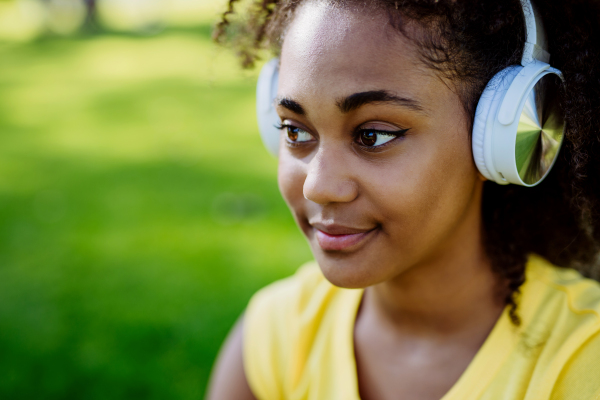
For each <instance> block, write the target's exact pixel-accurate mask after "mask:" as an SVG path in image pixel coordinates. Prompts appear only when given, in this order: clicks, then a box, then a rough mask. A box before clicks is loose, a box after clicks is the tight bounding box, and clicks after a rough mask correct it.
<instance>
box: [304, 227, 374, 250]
mask: <svg viewBox="0 0 600 400" xmlns="http://www.w3.org/2000/svg"><path fill="white" fill-rule="evenodd" d="M311 225H312V226H313V228H314V229H315V236H316V238H317V243H318V244H319V247H321V249H323V250H324V251H345V252H349V251H354V250H357V249H358V248H359V247H361V246H362V245H363V244H365V243H366V242H367V240H369V239H370V238H371V237H372V236H373V235H374V234H375V232H377V227H375V228H372V229H355V228H349V227H344V226H339V225H322V224H311Z"/></svg>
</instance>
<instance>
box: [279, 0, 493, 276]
mask: <svg viewBox="0 0 600 400" xmlns="http://www.w3.org/2000/svg"><path fill="white" fill-rule="evenodd" d="M276 102H277V103H278V105H277V111H278V113H279V116H280V117H281V120H282V125H283V126H284V127H283V129H282V137H281V145H280V152H279V187H280V190H281V193H282V194H283V197H284V198H285V200H286V202H287V203H288V205H289V207H290V209H291V210H292V212H293V214H294V217H295V219H296V221H297V222H298V225H299V226H300V227H301V229H302V230H303V232H304V234H305V235H306V237H307V238H308V241H309V242H310V245H311V247H312V250H313V252H314V255H315V257H316V259H317V261H318V262H319V264H320V266H321V268H322V270H323V273H324V274H325V276H326V277H327V279H329V280H330V281H331V282H332V283H334V284H336V285H338V286H342V287H365V286H369V285H372V284H376V283H379V282H383V281H386V280H389V279H393V278H394V277H397V276H399V275H401V274H402V273H404V272H406V271H407V270H410V269H413V268H415V267H418V266H419V265H423V264H426V263H427V262H428V261H432V260H434V259H435V258H436V257H438V258H439V257H443V254H444V253H445V252H448V251H452V249H453V248H456V247H457V246H459V245H460V244H459V243H458V242H457V241H459V240H464V237H465V235H467V236H468V235H471V236H473V234H474V233H473V231H474V230H478V229H479V219H478V218H479V217H478V216H479V210H480V206H481V191H482V183H483V182H482V180H481V179H480V178H479V175H478V173H477V170H476V167H475V165H474V163H473V160H472V155H471V143H470V138H469V132H468V121H467V117H466V115H465V112H464V109H463V106H462V104H461V102H460V100H459V98H458V96H457V94H456V93H455V92H454V91H453V90H452V89H451V86H450V85H448V84H447V82H444V81H443V80H442V79H440V78H439V77H438V76H437V75H435V73H434V72H433V71H432V70H431V69H429V68H427V67H426V66H424V65H423V64H422V63H421V62H420V61H419V54H418V52H417V50H416V48H415V45H414V44H413V43H412V42H411V41H410V40H408V39H406V38H405V37H404V36H402V35H401V34H399V33H398V32H397V31H395V30H394V29H393V28H391V27H390V26H389V24H388V19H387V17H386V15H385V14H383V13H376V12H365V10H351V9H346V8H335V7H333V6H331V5H327V4H323V3H320V2H309V3H308V4H306V5H303V6H302V7H301V8H300V9H299V10H297V12H296V15H295V17H294V19H293V21H292V23H291V25H290V27H289V30H288V31H287V33H286V36H285V40H284V43H283V49H282V55H281V68H280V80H279V91H278V99H277V100H276ZM473 216H476V217H473ZM476 234H477V235H478V234H479V232H478V231H477V232H476Z"/></svg>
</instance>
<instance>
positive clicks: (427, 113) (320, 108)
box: [209, 0, 600, 400]
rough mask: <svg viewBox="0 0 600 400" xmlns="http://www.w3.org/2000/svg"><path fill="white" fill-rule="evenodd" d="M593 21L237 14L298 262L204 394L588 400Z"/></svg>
mask: <svg viewBox="0 0 600 400" xmlns="http://www.w3.org/2000/svg"><path fill="white" fill-rule="evenodd" d="M233 3H234V1H233V0H231V1H230V7H229V11H228V12H227V13H225V16H224V19H223V22H222V23H221V24H220V25H219V26H218V29H217V32H216V36H217V38H218V39H223V38H225V37H226V36H230V35H227V31H228V29H227V28H228V27H229V26H230V25H229V23H228V21H227V20H226V19H225V17H226V16H227V15H228V14H229V13H232V12H233V8H232V4H233ZM536 5H537V6H538V7H537V11H536V9H535V8H534V6H536ZM598 11H599V10H598V6H597V5H596V3H592V2H584V1H578V2H564V1H547V2H539V4H533V5H531V3H529V1H523V2H521V1H519V0H502V1H492V0H402V1H392V0H377V1H375V0H373V1H368V2H366V1H359V0H354V1H353V0H264V1H260V2H257V3H256V4H253V5H252V7H251V8H250V11H249V14H248V15H247V18H245V28H246V29H245V31H244V30H242V31H241V32H243V36H239V35H240V33H239V32H240V30H239V29H238V30H237V32H238V36H237V37H235V36H234V41H235V42H236V43H238V44H239V45H240V46H241V50H240V54H241V55H242V59H243V62H244V64H245V65H251V64H252V62H253V61H254V58H255V57H256V52H257V51H258V50H259V49H261V48H263V47H264V46H265V45H267V46H271V48H272V49H274V51H275V52H276V54H278V55H279V61H276V63H278V64H277V68H276V69H273V71H271V72H270V74H271V75H270V78H272V79H271V80H272V81H274V82H276V86H275V89H276V93H277V95H276V97H275V98H274V99H273V102H274V103H273V104H274V106H275V109H276V112H277V114H278V116H279V120H278V121H277V122H278V123H279V124H280V125H279V130H280V140H279V141H278V143H279V150H278V153H279V173H278V181H279V187H280V190H281V193H282V195H283V197H284V199H285V201H286V202H287V204H288V205H289V207H290V210H291V211H292V213H293V215H294V217H295V220H296V222H297V223H298V226H299V227H300V228H301V230H302V232H303V233H304V234H305V236H306V238H307V239H308V242H309V244H310V246H311V249H312V251H313V253H314V256H315V259H316V263H313V264H308V265H306V266H303V267H302V268H300V270H299V271H298V272H297V273H296V274H295V275H294V276H293V277H290V278H288V279H285V280H283V281H280V282H277V283H275V284H272V285H270V286H268V287H266V288H264V289H263V290H261V291H259V292H258V293H257V294H256V295H255V296H254V297H253V298H252V300H251V301H250V303H249V305H248V308H247V310H246V312H245V315H244V317H243V318H242V319H241V320H240V322H239V323H238V324H237V325H236V326H235V327H234V328H233V331H232V333H231V334H230V337H229V338H228V340H227V342H226V343H225V345H224V347H223V349H222V351H221V355H220V357H219V360H218V362H217V364H216V366H215V369H214V372H213V378H212V382H211V388H210V390H209V398H210V399H235V400H243V399H254V398H257V399H265V400H275V399H344V400H351V399H355V400H357V399H359V398H360V399H363V400H373V399H377V400H379V399H407V400H434V399H435V400H439V399H443V400H458V399H460V400H465V399H531V400H534V399H535V400H540V399H600V285H599V284H598V283H597V282H596V281H594V280H592V279H589V278H584V277H583V275H582V274H584V275H587V276H595V275H594V274H596V271H595V265H596V263H595V260H596V258H597V254H598V248H599V247H598V246H599V245H600V186H599V185H600V174H599V173H598V172H599V171H598V165H599V162H600V161H598V160H599V156H600V140H599V139H600V136H599V132H598V125H597V124H596V123H595V122H596V121H595V118H596V117H597V115H598V111H599V106H600V82H599V80H598V73H599V72H600V69H599V68H600V52H599V50H600V49H599V48H598V47H599V46H600V40H599V39H600V37H599V36H600V35H599V28H598V26H599V25H598V22H599V21H598V16H599V15H600V14H599V12H598ZM238 39H239V40H238ZM248 39H250V40H249V41H248ZM248 43H249V44H248ZM548 62H549V64H550V66H548V64H547V63H548ZM270 65H274V64H270ZM277 71H279V72H278V73H279V75H278V79H276V78H277ZM259 89H260V88H259ZM260 106H261V105H260V104H259V107H260ZM265 129H268V128H263V131H264V130H265ZM511 146H512V147H511ZM559 149H560V152H559ZM557 154H558V155H557ZM553 164H554V168H552V169H551V167H552V165H553ZM506 183H512V184H509V185H506Z"/></svg>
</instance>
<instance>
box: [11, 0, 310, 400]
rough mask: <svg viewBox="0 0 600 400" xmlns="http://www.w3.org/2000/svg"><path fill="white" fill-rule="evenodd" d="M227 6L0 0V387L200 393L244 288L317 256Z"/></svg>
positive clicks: (24, 395)
mask: <svg viewBox="0 0 600 400" xmlns="http://www.w3.org/2000/svg"><path fill="white" fill-rule="evenodd" d="M90 6H91V7H90ZM102 7H104V8H102ZM111 7H112V8H111ZM119 7H120V8H119ZM223 7H224V3H223V2H222V1H214V0H178V1H174V0H172V1H168V0H163V1H161V0H154V1H151V0H137V1H136V0H113V1H109V0H106V1H104V2H88V4H85V3H84V2H83V1H82V0H79V1H75V0H57V1H53V0H48V1H45V2H44V1H41V0H40V1H36V0H22V1H21V0H19V1H17V0H14V1H9V0H0V135H1V142H0V220H1V223H0V398H2V399H108V398H110V399H132V398H135V399H166V398H169V399H199V398H202V397H203V395H204V391H205V387H206V383H207V379H208V375H209V373H210V369H211V366H212V363H213V360H214V357H215V355H216V353H217V351H218V349H219V346H220V344H221V342H222V340H223V339H224V337H225V335H226V333H227V331H228V330H229V328H230V326H231V325H232V323H233V322H234V321H235V319H236V318H237V317H238V316H239V315H240V313H241V312H242V311H243V309H244V307H245V305H246V303H247V301H248V299H249V298H250V296H251V295H252V293H253V292H254V291H256V290H257V289H258V288H260V287H261V286H264V285H265V284H267V283H269V282H271V281H273V280H275V279H277V278H280V277H283V276H287V275H290V274H291V273H293V271H294V270H295V269H296V268H297V267H298V265H300V264H301V263H302V262H305V261H307V260H309V259H310V258H311V255H310V252H309V249H308V246H307V245H306V243H305V241H304V239H303V238H302V235H301V234H300V232H299V231H298V229H297V228H296V226H295V224H294V222H293V220H292V218H291V216H290V214H289V211H288V210H287V208H286V206H285V204H284V203H283V201H282V199H281V196H280V194H279V192H278V189H277V183H276V160H275V159H274V158H272V157H270V156H269V155H268V154H267V153H266V151H265V150H264V149H263V147H262V144H261V142H260V138H259V135H258V132H257V128H256V120H255V116H254V85H255V80H256V71H254V72H244V71H241V70H240V68H239V67H238V65H237V63H236V60H235V59H234V56H233V55H232V54H231V53H230V52H229V51H228V50H226V49H219V48H217V47H216V46H215V45H213V44H212V42H211V40H210V32H211V26H212V25H213V24H214V22H215V20H216V18H217V17H216V14H217V12H218V11H220V10H222V8H223Z"/></svg>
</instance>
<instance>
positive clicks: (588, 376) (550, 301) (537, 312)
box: [523, 256, 600, 399]
mask: <svg viewBox="0 0 600 400" xmlns="http://www.w3.org/2000/svg"><path fill="white" fill-rule="evenodd" d="M528 269H529V270H528V272H527V280H528V282H527V283H526V285H525V287H524V290H526V291H527V292H524V293H523V296H524V301H525V302H528V303H529V304H528V307H524V310H523V312H524V313H528V315H527V316H526V319H527V320H528V321H527V322H528V325H529V326H528V327H526V330H525V334H526V336H528V338H529V340H531V339H532V338H533V339H534V340H536V338H539V339H542V340H543V342H544V345H543V348H544V351H543V352H542V354H541V360H543V365H544V367H543V368H542V369H544V374H543V375H544V376H545V377H546V378H547V379H548V380H547V381H546V382H547V383H548V384H549V383H550V382H553V388H552V386H550V388H552V396H551V398H552V399H580V398H581V399H583V398H586V399H587V398H589V399H596V398H599V399H600V362H598V360H600V283H598V282H597V281H595V280H593V279H589V278H585V277H583V276H582V275H581V274H580V273H579V272H577V271H575V270H573V269H569V268H560V267H556V266H554V265H552V264H550V263H549V262H548V261H546V260H544V259H542V258H539V257H535V256H534V257H532V258H531V259H530V262H529V264H528ZM525 297H527V299H525ZM532 305H534V306H533V307H532ZM524 317H525V316H524ZM550 388H549V389H550Z"/></svg>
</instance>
